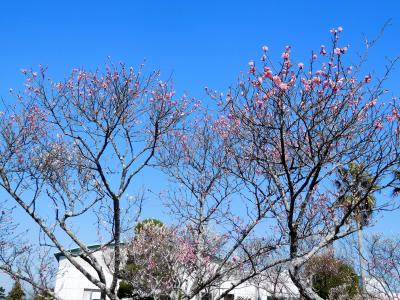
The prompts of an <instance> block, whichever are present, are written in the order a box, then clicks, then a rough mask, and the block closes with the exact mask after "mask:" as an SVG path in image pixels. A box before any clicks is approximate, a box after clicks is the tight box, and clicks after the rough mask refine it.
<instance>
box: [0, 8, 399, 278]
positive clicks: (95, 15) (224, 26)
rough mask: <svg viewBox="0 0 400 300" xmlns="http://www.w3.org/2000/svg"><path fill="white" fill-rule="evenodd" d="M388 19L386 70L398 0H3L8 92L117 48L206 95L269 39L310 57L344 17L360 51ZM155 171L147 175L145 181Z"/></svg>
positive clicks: (273, 47) (230, 79) (376, 55)
mask: <svg viewBox="0 0 400 300" xmlns="http://www.w3.org/2000/svg"><path fill="white" fill-rule="evenodd" d="M388 19H392V21H391V23H392V25H391V26H390V27H389V28H387V30H386V32H385V33H384V35H383V37H382V38H381V39H380V41H379V43H378V44H377V46H376V47H375V48H374V49H373V51H372V52H371V55H370V60H369V63H368V65H367V67H368V68H369V69H370V70H371V71H373V72H378V73H379V71H382V70H383V67H384V64H385V57H386V56H388V57H393V56H395V55H396V54H397V55H399V54H400V39H399V37H400V2H399V1H395V0H392V1H368V0H367V1H365V0H364V1H215V0H214V1H161V0H160V1H107V2H106V1H2V2H1V4H0V96H1V97H2V98H3V99H5V100H6V101H9V100H10V99H11V98H10V97H9V96H8V90H9V89H10V88H13V89H15V90H18V89H22V86H23V76H22V75H21V73H20V69H21V68H27V67H28V68H29V67H33V68H37V67H38V65H39V64H43V65H45V66H48V67H49V72H48V73H49V75H50V76H51V77H53V78H57V79H61V78H63V77H66V76H67V75H68V73H69V71H70V70H71V69H72V68H74V67H81V66H84V67H87V68H95V67H96V66H97V65H102V64H103V63H104V62H105V61H106V60H107V58H108V56H110V57H111V59H112V60H113V61H124V62H126V63H127V64H128V65H139V64H140V63H142V62H143V60H144V59H146V61H147V69H148V70H149V71H150V70H152V69H161V71H162V74H164V76H165V77H169V76H170V75H171V74H172V75H173V78H174V82H175V86H176V89H177V91H178V92H179V93H182V92H183V91H186V92H187V93H188V94H189V95H191V96H194V97H197V98H202V99H205V101H207V100H206V98H205V95H204V87H205V86H208V87H210V88H213V89H217V90H221V91H225V89H226V87H227V86H228V85H229V84H231V83H234V82H235V80H236V78H237V76H238V75H239V74H240V72H241V71H243V70H245V69H246V67H247V62H248V61H249V60H250V59H258V58H259V57H260V56H261V47H262V46H263V45H268V46H269V49H270V54H271V55H272V56H273V57H279V55H280V53H281V52H282V50H283V49H284V47H285V46H286V45H292V47H293V52H292V53H293V56H294V57H295V59H297V60H299V61H300V60H305V59H306V58H307V57H309V56H308V55H309V53H310V51H311V50H312V49H318V48H319V45H320V44H328V42H329V38H330V36H329V29H330V28H332V27H337V26H339V25H341V26H343V28H344V32H343V34H342V37H343V41H345V42H346V43H349V44H350V51H351V53H353V54H352V55H353V56H354V54H355V53H357V52H361V51H362V49H363V39H364V37H365V36H367V37H370V38H372V37H374V36H375V35H376V34H377V33H378V32H379V30H380V28H381V27H382V26H383V24H384V23H385V21H387V20H388ZM399 75H400V72H399V71H398V70H395V71H394V73H393V74H392V77H391V79H390V80H389V82H388V87H389V88H390V89H392V90H393V94H394V95H399V94H400V88H399V86H398V84H397V81H398V78H399ZM154 178H156V179H157V177H154V176H152V177H150V176H144V177H142V179H141V182H140V183H139V184H142V183H149V182H148V181H155V180H154ZM157 181H158V180H157ZM161 182H162V181H161ZM150 184H152V183H151V182H150ZM159 185H160V184H159ZM158 188H159V186H158ZM154 203H156V202H154ZM159 210H160V209H158V211H159ZM158 213H160V212H158ZM398 228H400V221H399V218H398V212H397V213H389V214H386V215H385V216H384V217H378V219H377V230H379V231H382V230H386V231H389V232H391V231H393V232H396V233H399V229H398ZM3 281H4V280H3ZM2 284H3V282H2V277H0V285H2ZM4 285H7V283H6V282H4Z"/></svg>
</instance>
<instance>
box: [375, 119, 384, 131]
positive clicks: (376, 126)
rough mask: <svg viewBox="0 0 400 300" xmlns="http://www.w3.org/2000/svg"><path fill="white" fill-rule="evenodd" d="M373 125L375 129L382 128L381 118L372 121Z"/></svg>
mask: <svg viewBox="0 0 400 300" xmlns="http://www.w3.org/2000/svg"><path fill="white" fill-rule="evenodd" d="M374 127H375V129H382V128H383V123H382V121H381V120H376V121H375V122H374Z"/></svg>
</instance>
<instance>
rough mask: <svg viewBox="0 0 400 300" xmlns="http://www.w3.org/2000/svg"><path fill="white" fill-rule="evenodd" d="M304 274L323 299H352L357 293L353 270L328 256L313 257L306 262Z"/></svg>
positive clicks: (357, 286)
mask: <svg viewBox="0 0 400 300" xmlns="http://www.w3.org/2000/svg"><path fill="white" fill-rule="evenodd" d="M305 272H306V273H307V275H306V276H309V277H310V279H311V283H312V287H313V288H314V290H315V291H316V292H317V293H318V295H319V296H321V297H322V298H323V299H339V298H340V299H353V298H354V297H355V296H357V295H358V293H359V282H358V276H357V274H356V273H355V271H354V270H353V268H352V267H351V266H350V265H347V264H346V263H344V262H343V261H341V260H339V259H337V258H335V257H332V256H331V255H330V254H322V255H317V256H314V257H313V258H312V259H310V261H308V262H307V264H306V266H305Z"/></svg>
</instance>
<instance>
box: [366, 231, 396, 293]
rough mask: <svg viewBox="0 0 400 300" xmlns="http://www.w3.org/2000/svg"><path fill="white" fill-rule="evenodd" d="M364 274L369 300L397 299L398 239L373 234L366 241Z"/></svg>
mask: <svg viewBox="0 0 400 300" xmlns="http://www.w3.org/2000/svg"><path fill="white" fill-rule="evenodd" d="M365 256H366V258H367V264H366V273H367V275H368V278H369V289H368V291H367V292H368V295H369V296H370V297H371V298H379V297H381V298H385V299H398V298H399V290H400V239H399V238H398V237H388V236H385V235H382V234H375V235H372V236H369V237H368V238H367V239H366V252H365Z"/></svg>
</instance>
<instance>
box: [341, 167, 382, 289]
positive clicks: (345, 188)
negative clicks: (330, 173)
mask: <svg viewBox="0 0 400 300" xmlns="http://www.w3.org/2000/svg"><path fill="white" fill-rule="evenodd" d="M338 173H339V180H338V181H336V185H337V186H338V188H339V193H340V200H339V201H340V205H343V206H344V207H345V208H346V207H352V203H354V202H358V201H359V199H362V198H363V199H364V201H363V202H362V203H361V204H360V206H358V207H357V209H355V210H354V211H353V218H354V221H355V222H356V225H357V228H358V230H357V243H358V258H359V269H360V283H361V289H362V291H363V292H365V280H366V275H365V265H366V262H365V257H364V251H363V234H362V231H363V228H364V227H365V226H367V225H368V224H369V222H370V218H371V217H372V212H373V210H374V206H375V204H376V199H375V197H374V195H373V194H372V193H373V192H375V191H376V190H378V189H379V186H378V185H376V184H373V177H372V176H371V175H370V174H367V173H366V172H365V167H364V165H363V164H360V165H358V164H355V163H350V164H349V166H348V167H347V168H346V167H343V168H339V169H338Z"/></svg>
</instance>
